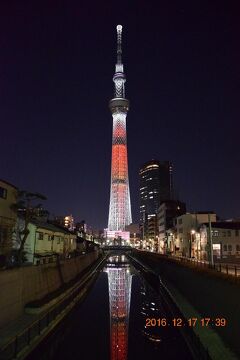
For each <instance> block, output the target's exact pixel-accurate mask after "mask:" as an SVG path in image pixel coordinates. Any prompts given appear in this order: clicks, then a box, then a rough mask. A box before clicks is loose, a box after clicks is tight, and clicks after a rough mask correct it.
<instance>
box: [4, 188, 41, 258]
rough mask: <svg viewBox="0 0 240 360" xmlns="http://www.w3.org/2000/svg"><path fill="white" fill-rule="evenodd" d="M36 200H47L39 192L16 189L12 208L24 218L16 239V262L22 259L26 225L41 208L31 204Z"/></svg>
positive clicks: (26, 234)
mask: <svg viewBox="0 0 240 360" xmlns="http://www.w3.org/2000/svg"><path fill="white" fill-rule="evenodd" d="M36 200H47V198H46V197H45V196H44V195H42V194H39V193H32V192H28V191H25V190H21V191H18V200H17V202H16V203H15V204H13V205H12V206H11V208H12V210H13V211H15V212H16V213H17V215H18V217H20V218H22V219H23V220H24V225H23V229H22V230H21V231H20V232H19V234H18V235H19V236H18V239H19V241H20V245H19V248H18V249H17V254H16V256H17V261H18V263H22V262H23V261H24V244H25V242H26V240H27V237H28V234H29V230H28V225H29V223H30V222H31V220H32V219H34V218H35V217H36V216H37V215H38V214H39V212H40V211H41V209H42V205H41V204H38V205H33V202H34V201H36Z"/></svg>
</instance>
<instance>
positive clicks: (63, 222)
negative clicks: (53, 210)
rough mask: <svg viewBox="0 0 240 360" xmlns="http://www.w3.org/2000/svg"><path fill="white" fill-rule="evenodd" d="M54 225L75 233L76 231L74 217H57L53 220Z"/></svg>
mask: <svg viewBox="0 0 240 360" xmlns="http://www.w3.org/2000/svg"><path fill="white" fill-rule="evenodd" d="M53 223H55V224H56V225H60V226H63V227H65V228H66V229H68V230H70V231H73V230H74V228H75V227H74V218H73V216H72V215H66V216H56V217H55V218H54V220H53Z"/></svg>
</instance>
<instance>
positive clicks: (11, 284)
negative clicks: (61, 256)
mask: <svg viewBox="0 0 240 360" xmlns="http://www.w3.org/2000/svg"><path fill="white" fill-rule="evenodd" d="M97 258H98V251H94V252H91V253H88V254H85V255H82V256H78V257H76V258H72V259H68V260H65V261H61V262H60V265H59V266H57V264H56V263H50V264H44V265H39V266H23V267H21V268H16V269H11V270H3V271H0V289H1V290H0V291H1V295H0V327H2V326H4V325H6V324H7V323H8V322H9V321H12V320H15V319H16V318H18V317H19V316H20V315H21V314H22V313H23V312H24V306H25V305H26V304H27V303H28V302H30V301H33V300H37V299H41V298H42V297H44V296H45V295H47V294H49V293H51V292H52V291H54V290H56V289H58V288H59V287H60V286H61V285H62V284H63V282H64V283H67V282H68V281H70V280H72V279H74V278H75V277H76V276H77V275H78V274H79V273H80V272H82V271H83V270H84V269H86V268H87V267H88V266H89V265H91V264H92V263H93V262H94V261H95V260H97Z"/></svg>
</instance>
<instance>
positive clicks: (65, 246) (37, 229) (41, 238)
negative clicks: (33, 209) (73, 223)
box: [24, 220, 77, 264]
mask: <svg viewBox="0 0 240 360" xmlns="http://www.w3.org/2000/svg"><path fill="white" fill-rule="evenodd" d="M28 230H29V234H28V237H27V240H26V242H25V244H24V252H25V258H26V261H27V262H28V263H34V264H39V263H45V262H49V261H52V260H53V259H55V260H56V256H57V255H58V256H60V257H61V258H67V257H69V256H71V253H73V252H74V251H75V250H76V247H77V245H76V235H75V234H73V233H72V232H70V231H69V230H67V229H65V228H63V227H60V226H57V225H55V224H51V223H48V222H42V221H37V220H32V221H31V222H30V223H29V225H28Z"/></svg>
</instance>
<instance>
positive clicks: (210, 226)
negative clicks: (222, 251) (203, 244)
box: [208, 214, 213, 265]
mask: <svg viewBox="0 0 240 360" xmlns="http://www.w3.org/2000/svg"><path fill="white" fill-rule="evenodd" d="M208 231H209V246H210V264H211V265H213V246H212V224H211V217H210V214H208Z"/></svg>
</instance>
